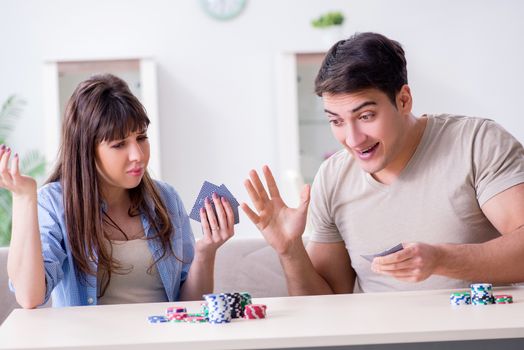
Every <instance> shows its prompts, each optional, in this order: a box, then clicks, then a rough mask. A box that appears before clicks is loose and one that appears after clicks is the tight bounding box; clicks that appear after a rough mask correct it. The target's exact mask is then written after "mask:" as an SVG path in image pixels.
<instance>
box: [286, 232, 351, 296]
mask: <svg viewBox="0 0 524 350" xmlns="http://www.w3.org/2000/svg"><path fill="white" fill-rule="evenodd" d="M279 258H280V263H281V264H282V268H283V269H284V274H285V276H286V282H287V287H288V293H289V295H321V294H339V293H351V292H353V286H354V283H355V271H354V270H353V269H352V268H351V261H350V260H349V255H348V253H347V250H346V247H345V245H344V243H343V242H338V243H317V242H310V243H309V244H308V246H307V250H306V249H305V248H304V246H303V245H302V244H301V242H298V243H297V244H296V246H294V247H293V248H292V249H290V251H289V253H287V254H280V255H279Z"/></svg>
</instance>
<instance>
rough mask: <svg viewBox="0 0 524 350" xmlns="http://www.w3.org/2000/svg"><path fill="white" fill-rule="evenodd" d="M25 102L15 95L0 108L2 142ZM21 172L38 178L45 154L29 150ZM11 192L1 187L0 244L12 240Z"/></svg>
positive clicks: (21, 164) (0, 139)
mask: <svg viewBox="0 0 524 350" xmlns="http://www.w3.org/2000/svg"><path fill="white" fill-rule="evenodd" d="M24 105H25V102H24V101H23V100H22V99H20V98H18V97H17V96H15V95H12V96H10V97H8V98H7V100H6V101H5V102H4V103H3V104H2V108H1V109H0V144H7V142H6V141H7V139H8V137H9V135H10V133H11V131H12V130H13V128H14V124H15V122H16V120H17V119H18V117H19V116H20V113H21V111H22V109H23V106H24ZM20 172H22V173H23V174H25V175H29V176H32V177H34V178H36V179H38V178H39V177H41V176H42V175H43V174H44V173H45V160H44V156H43V155H42V154H41V153H40V152H38V151H29V152H27V154H25V155H23V156H22V157H21V159H20ZM11 208H12V198H11V192H9V191H7V190H5V189H3V188H0V246H6V245H9V242H10V240H11Z"/></svg>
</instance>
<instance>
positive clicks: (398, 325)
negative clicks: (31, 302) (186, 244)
mask: <svg viewBox="0 0 524 350" xmlns="http://www.w3.org/2000/svg"><path fill="white" fill-rule="evenodd" d="M449 293H450V291H449V290H439V291H419V292H396V293H368V294H353V295H330V296H311V297H287V298H264V299H256V298H255V299H254V300H253V301H254V303H264V304H266V305H267V306H268V318H267V319H262V320H243V319H242V320H234V321H233V322H232V323H230V324H221V325H214V324H190V323H160V324H149V323H148V322H147V316H149V315H162V314H163V313H164V310H165V309H166V307H167V306H171V305H174V304H172V303H156V304H128V305H109V306H89V307H68V308H55V309H53V308H47V309H37V310H23V309H16V310H14V311H13V312H12V313H11V315H10V316H9V317H8V318H7V319H6V320H5V322H4V323H3V324H2V326H1V327H0V349H44V348H45V349H51V348H52V349H56V348H63V349H75V348H82V349H94V348H104V349H255V348H256V349H262V348H268V349H269V348H271V349H276V348H289V347H301V348H314V347H337V348H338V347H341V346H344V347H351V346H356V347H357V348H366V349H367V348H369V347H359V345H365V344H399V343H420V344H416V345H417V347H416V348H419V347H420V346H421V345H424V344H428V343H427V342H442V341H446V342H449V341H456V340H467V341H475V340H484V339H498V340H497V341H504V340H503V339H512V340H510V341H511V342H513V343H512V344H518V346H521V348H522V349H524V289H523V288H515V287H511V288H503V289H499V290H497V291H496V293H495V294H502V293H510V294H512V295H513V297H514V300H515V303H514V304H507V305H488V306H473V305H466V306H452V305H450V303H449ZM176 305H184V306H187V307H188V309H189V311H190V312H191V311H194V312H197V311H198V310H199V305H200V303H199V302H188V303H176ZM447 344H453V343H447ZM475 344H477V345H478V342H477V343H475ZM490 344H491V343H490ZM490 347H491V345H490ZM397 348H398V349H400V348H406V347H405V346H403V347H397ZM449 348H450V347H449V346H447V349H449ZM459 348H464V346H460V347H459ZM477 348H478V347H477Z"/></svg>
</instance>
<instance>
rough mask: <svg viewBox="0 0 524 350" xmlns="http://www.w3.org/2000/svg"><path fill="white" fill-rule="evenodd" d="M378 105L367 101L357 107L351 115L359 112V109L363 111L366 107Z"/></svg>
mask: <svg viewBox="0 0 524 350" xmlns="http://www.w3.org/2000/svg"><path fill="white" fill-rule="evenodd" d="M376 105H377V103H376V102H375V101H366V102H363V103H362V104H361V105H360V106H358V107H355V108H353V109H352V110H351V113H356V112H358V110H359V109H362V108H364V107H366V106H376Z"/></svg>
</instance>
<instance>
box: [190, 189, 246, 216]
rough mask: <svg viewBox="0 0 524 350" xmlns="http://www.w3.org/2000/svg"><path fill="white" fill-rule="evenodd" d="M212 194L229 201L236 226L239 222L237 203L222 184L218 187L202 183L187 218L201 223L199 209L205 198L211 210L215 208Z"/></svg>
mask: <svg viewBox="0 0 524 350" xmlns="http://www.w3.org/2000/svg"><path fill="white" fill-rule="evenodd" d="M213 193H216V194H217V195H218V196H219V197H225V198H227V200H228V201H229V203H230V204H231V207H232V209H233V214H234V217H235V224H238V223H239V222H240V219H239V214H238V206H239V203H238V201H237V200H236V198H235V197H234V196H233V194H232V193H231V192H230V191H229V190H228V189H227V187H226V186H225V185H224V184H222V185H221V186H220V187H219V186H217V185H215V184H213V183H211V182H208V181H204V183H203V185H202V188H201V189H200V192H199V194H198V196H197V199H196V201H195V204H194V205H193V209H191V212H190V214H189V217H190V218H191V219H193V220H196V221H198V222H201V219H200V209H201V208H202V207H204V205H205V200H206V198H209V201H210V203H211V206H212V207H213V209H214V208H215V204H214V203H213Z"/></svg>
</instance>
